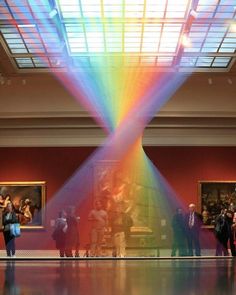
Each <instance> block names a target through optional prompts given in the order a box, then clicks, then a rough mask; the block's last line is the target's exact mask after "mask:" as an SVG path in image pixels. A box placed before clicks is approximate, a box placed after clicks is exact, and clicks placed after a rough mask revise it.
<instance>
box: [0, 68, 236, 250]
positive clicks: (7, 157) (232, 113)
mask: <svg viewBox="0 0 236 295" xmlns="http://www.w3.org/2000/svg"><path fill="white" fill-rule="evenodd" d="M65 86H66V85H65ZM235 93H236V78H235V76H234V75H230V74H227V75H226V74H224V73H201V74H195V75H193V76H192V77H189V78H187V79H186V82H185V83H184V84H183V86H182V87H180V89H179V90H178V91H177V92H176V93H175V94H174V95H173V97H172V98H171V99H170V100H169V101H168V103H167V104H166V105H164V106H163V107H162V109H161V111H160V112H159V113H158V114H157V115H156V116H155V117H154V118H153V119H152V120H151V121H150V123H149V125H148V126H147V127H146V129H145V131H144V134H143V145H144V146H145V151H146V153H147V155H148V157H149V158H150V160H151V161H152V162H153V163H154V165H155V166H156V167H157V168H158V169H159V171H160V172H161V173H162V174H163V176H164V177H165V178H166V179H167V181H168V183H169V184H170V185H171V186H172V187H173V189H174V191H175V192H176V193H177V194H178V195H179V198H180V199H181V200H182V201H183V205H187V204H188V203H190V202H194V203H196V204H199V202H198V181H200V180H210V181H211V180H226V181H227V180H232V181H234V180H236V170H235V166H236V160H235V159H236V99H235ZM106 137H107V134H106V133H105V131H104V130H103V129H102V128H101V127H100V126H99V125H98V124H97V123H96V119H93V118H92V117H91V116H90V115H89V114H88V113H87V112H86V111H85V109H84V107H83V106H82V105H80V103H78V101H77V100H76V98H74V97H73V96H72V95H71V93H69V91H67V90H66V87H64V86H62V85H61V84H60V83H59V81H57V80H56V79H55V78H53V77H52V76H50V75H49V74H35V75H29V74H25V75H21V76H12V77H9V81H8V82H7V83H5V84H4V85H0V162H1V166H0V181H1V182H6V181H13V182H14V181H16V182H21V181H26V182H27V181H46V200H47V201H48V200H50V198H52V197H53V196H54V194H55V193H56V192H57V191H58V190H59V189H60V188H61V187H62V186H63V184H64V183H65V182H66V180H68V179H69V178H70V176H71V175H72V174H73V173H74V172H75V171H76V169H78V168H79V167H80V166H81V165H82V163H83V162H84V161H86V159H87V158H88V157H89V156H90V155H91V154H92V153H93V152H94V151H95V150H96V148H97V147H98V146H100V145H102V143H103V142H104V140H105V139H106ZM161 231H162V233H163V234H164V233H165V232H167V238H166V239H165V240H166V245H165V246H168V245H167V244H168V243H169V241H170V239H169V238H170V235H171V232H170V230H169V228H168V229H167V228H165V226H163V228H162V229H161ZM41 234H44V231H34V230H33V231H29V230H26V231H25V232H24V235H28V236H31V237H32V239H33V238H38V237H39V235H41ZM0 243H1V246H2V247H3V240H2V237H1V239H0ZM17 243H18V244H19V247H20V243H21V241H20V239H19V240H18V241H17ZM164 244H165V243H164ZM48 246H49V247H53V241H51V244H50V245H48Z"/></svg>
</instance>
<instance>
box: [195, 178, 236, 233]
mask: <svg viewBox="0 0 236 295" xmlns="http://www.w3.org/2000/svg"><path fill="white" fill-rule="evenodd" d="M230 204H233V205H234V206H235V205H236V180H235V181H231V180H230V181H222V180H220V181H219V180H211V181H199V182H198V207H199V208H198V209H199V211H200V212H201V214H202V216H203V226H204V227H206V228H213V227H214V225H215V218H216V216H217V215H219V214H220V211H221V209H223V208H229V207H230Z"/></svg>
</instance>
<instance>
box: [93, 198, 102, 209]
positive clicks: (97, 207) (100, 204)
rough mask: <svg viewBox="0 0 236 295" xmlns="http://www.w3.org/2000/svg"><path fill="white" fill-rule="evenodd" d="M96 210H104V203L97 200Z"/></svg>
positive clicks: (95, 203)
mask: <svg viewBox="0 0 236 295" xmlns="http://www.w3.org/2000/svg"><path fill="white" fill-rule="evenodd" d="M94 208H95V209H96V210H101V209H102V203H101V201H99V200H96V201H95V202H94Z"/></svg>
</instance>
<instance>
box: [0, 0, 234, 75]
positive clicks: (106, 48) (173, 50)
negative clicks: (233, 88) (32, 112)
mask: <svg viewBox="0 0 236 295" xmlns="http://www.w3.org/2000/svg"><path fill="white" fill-rule="evenodd" d="M16 1H18V0H16ZM60 1H61V2H63V0H55V7H56V8H57V10H58V15H57V16H56V17H57V18H58V19H60V21H61V24H62V27H63V33H62V36H63V39H65V43H66V46H67V51H68V53H69V54H70V55H72V59H73V52H71V51H70V48H71V47H70V44H69V42H68V40H67V38H65V37H67V34H66V31H65V25H66V24H71V25H73V23H74V24H77V23H80V24H81V25H82V28H83V34H84V45H85V46H84V48H85V52H81V53H77V54H75V56H81V57H83V56H87V57H89V55H94V56H97V54H100V55H101V57H102V56H107V55H111V56H113V55H116V54H117V55H120V56H121V57H122V58H123V60H124V58H125V56H126V55H127V56H130V55H134V57H135V58H136V54H137V53H138V54H139V61H138V63H137V65H136V66H144V63H143V61H144V60H146V61H147V66H148V67H149V66H150V64H151V60H152V57H153V54H156V57H155V61H153V65H152V66H153V67H158V60H161V55H160V53H164V54H166V56H168V54H169V55H170V56H171V57H173V59H176V56H177V54H178V52H179V49H180V47H181V45H180V42H181V35H182V34H183V33H184V26H185V24H186V23H187V21H188V18H189V9H190V4H191V1H190V0H189V1H185V0H183V1H182V2H183V3H184V2H186V3H187V6H186V9H185V14H184V17H175V18H168V17H167V7H168V5H169V3H171V2H172V3H174V1H173V0H169V1H170V2H169V3H168V1H165V0H163V1H162V2H164V3H165V10H164V15H163V18H162V19H157V18H156V19H149V18H147V17H146V15H147V13H146V12H147V11H146V7H147V5H148V3H151V2H150V0H136V1H134V0H132V1H131V0H125V1H123V0H122V4H124V5H122V7H121V10H122V12H120V13H119V14H120V16H121V17H120V18H116V19H113V21H114V23H115V24H119V25H120V26H121V27H122V31H121V38H122V39H121V45H120V47H119V46H118V43H119V42H118V41H117V42H116V44H115V42H114V46H113V47H112V46H111V45H109V44H111V43H112V42H111V40H112V39H110V41H109V42H108V37H107V36H108V33H107V27H108V24H109V21H111V18H108V17H106V15H107V11H108V9H107V8H106V6H104V4H107V3H108V2H107V0H103V1H96V3H97V7H96V10H95V14H96V13H97V16H98V11H100V12H99V13H100V17H101V19H100V22H99V21H98V19H94V18H91V19H89V20H88V19H87V18H86V14H85V15H84V9H83V3H85V2H86V5H87V6H84V7H90V8H91V9H90V8H89V9H90V12H91V13H93V11H92V5H90V4H91V3H92V2H93V1H94V0H78V6H77V11H78V12H79V11H80V16H81V18H80V19H77V20H76V22H75V20H74V18H71V17H70V18H64V17H63V15H62V12H61V10H60V9H58V8H60V7H58V3H60ZM232 1H235V0H232ZM118 2H119V3H121V0H114V3H115V4H117V3H118ZM131 2H132V3H133V4H132V5H133V6H135V5H139V6H140V7H143V10H142V9H141V8H140V9H138V8H137V7H138V6H135V7H136V8H135V9H134V10H135V11H138V12H141V11H142V17H141V14H140V18H138V17H137V18H136V19H135V17H134V18H133V19H131V18H127V19H126V18H125V5H126V3H131ZM175 2H176V1H175ZM203 2H204V1H202V0H200V3H203ZM214 2H215V3H216V1H214ZM226 2H227V1H222V0H221V1H220V0H219V1H218V3H217V5H216V6H215V8H214V11H213V13H214V15H213V18H212V19H206V18H197V19H196V20H195V21H194V24H195V25H196V24H198V25H199V26H201V25H202V24H206V23H207V24H209V25H208V31H207V34H206V36H205V37H204V41H203V42H202V44H201V48H200V52H199V53H198V55H199V57H200V59H201V56H202V53H203V52H202V50H203V48H206V52H204V53H203V54H205V56H206V58H207V56H209V55H211V56H213V57H214V58H213V60H212V63H211V67H210V68H209V70H211V69H213V66H214V64H218V65H220V64H221V62H215V60H217V59H216V58H219V59H218V60H219V61H220V60H222V61H223V58H224V57H225V56H226V57H227V56H228V58H231V60H230V61H229V63H228V67H227V68H226V69H225V68H224V67H222V68H220V69H221V70H222V69H225V70H227V69H229V68H230V65H231V64H232V60H234V59H235V58H234V57H235V50H234V52H227V50H228V51H232V49H230V48H234V47H233V46H234V41H235V40H233V38H232V42H230V41H231V40H230V37H229V38H228V37H227V33H228V32H229V24H228V30H227V33H225V35H224V38H222V40H221V42H220V43H219V44H218V47H217V50H216V52H213V51H208V48H211V47H210V45H212V48H211V50H213V49H214V46H216V44H217V42H218V41H215V42H212V44H211V43H210V41H211V39H210V37H207V36H208V33H209V30H210V28H211V26H212V25H213V24H217V23H218V24H219V26H220V25H222V24H223V23H224V22H226V21H227V22H229V23H230V22H235V21H234V20H235V19H236V10H234V11H232V6H233V5H226V4H224V3H226ZM21 3H23V4H24V3H27V5H28V10H27V9H26V10H27V11H26V12H27V13H28V11H30V13H31V14H32V18H33V19H31V21H32V23H34V24H35V26H36V28H37V33H38V36H39V40H40V42H39V43H37V45H35V46H36V47H37V46H39V45H38V44H40V45H41V46H42V47H43V48H44V51H45V52H41V53H40V54H39V56H42V57H43V56H45V58H48V61H49V65H50V67H53V65H52V64H51V62H50V59H51V58H53V56H54V55H56V54H57V53H58V54H60V52H48V48H47V47H46V46H45V41H44V39H43V38H42V36H41V32H40V31H39V27H38V22H37V21H38V19H37V18H36V16H35V13H34V11H32V10H31V7H30V5H29V2H28V0H23V1H21ZM65 3H66V2H65ZM89 3H90V4H89ZM153 3H154V2H153ZM155 3H160V1H159V0H157V1H156V2H155ZM205 3H206V1H205ZM212 3H213V2H212ZM228 3H229V2H228ZM5 4H6V5H5ZM132 5H131V4H130V7H131V6H132ZM213 6H214V5H213ZM4 7H5V8H4V9H5V10H4V11H5V12H6V13H7V11H9V13H11V9H9V5H8V4H7V3H5V2H4ZM48 7H49V6H48ZM224 8H227V11H231V16H232V18H230V19H227V20H226V19H223V18H221V17H218V16H217V17H216V14H217V13H224V11H223V9H224ZM121 10H119V9H118V4H117V5H116V9H114V11H116V12H117V11H121ZM180 10H181V9H180ZM68 11H72V10H70V9H68ZM88 15H89V14H88ZM88 15H87V16H88ZM226 16H227V15H226ZM19 19H20V20H19V23H21V22H24V20H23V19H21V18H19ZM49 21H50V20H49ZM131 21H132V23H133V24H138V23H139V24H140V25H141V33H140V34H141V36H140V40H139V41H140V42H136V41H135V38H133V39H132V38H131V37H130V39H129V38H126V36H125V32H126V26H127V25H126V24H127V23H128V24H131ZM88 22H89V24H90V25H91V26H92V25H94V27H96V24H98V26H100V28H101V30H100V32H101V34H100V36H101V38H100V39H101V40H103V41H102V42H100V43H99V42H98V43H95V45H94V47H93V45H91V42H92V41H91V42H90V41H89V43H88V40H89V32H88V30H87V24H88ZM1 23H2V24H3V23H4V24H9V19H3V20H0V24H1ZM158 23H159V24H161V26H162V29H161V33H160V39H159V42H158V49H157V51H151V50H150V52H149V51H148V48H147V51H146V52H145V50H143V48H144V44H145V39H144V38H145V37H144V36H145V24H146V25H150V24H158ZM175 23H176V24H181V26H182V28H181V32H180V34H179V36H178V42H177V43H176V46H174V42H173V43H172V45H173V46H171V43H163V42H162V41H163V40H164V39H163V36H164V35H165V34H164V32H163V29H164V27H165V26H166V25H168V24H172V25H174V24H175ZM95 31H96V30H95V29H94V32H95ZM20 35H21V36H22V34H20ZM90 35H91V34H90ZM91 36H93V34H92V35H91ZM207 38H208V39H207ZM98 39H99V38H98ZM162 39H163V40H162ZM114 40H115V38H114ZM117 40H118V39H117ZM126 40H127V41H129V42H128V43H126V42H125V41H126ZM146 40H148V38H147V39H146ZM22 41H23V44H24V46H26V50H27V53H26V52H25V53H19V54H18V53H17V51H15V52H12V51H10V48H9V46H8V51H9V56H10V57H11V58H17V57H21V58H22V57H27V56H28V57H30V58H31V55H32V54H33V53H34V52H29V50H30V48H29V46H27V42H25V41H26V40H25V39H23V38H22ZM134 41H135V42H134ZM212 41H213V38H212ZM224 41H228V42H224ZM58 42H61V36H59V40H58ZM49 43H50V42H49ZM146 43H148V42H146ZM51 44H53V42H51ZM99 44H100V45H99ZM162 44H163V45H162ZM214 44H215V45H214ZM227 44H228V47H227ZM169 45H170V46H169ZM96 46H97V47H98V48H96V50H97V51H98V52H94V50H93V48H95V47H96ZM99 46H100V47H99ZM135 46H136V47H135ZM146 46H148V45H146ZM154 47H155V46H153V48H154ZM99 48H100V49H99ZM126 48H130V51H129V50H127V52H126V51H125V49H126ZM132 48H133V51H132ZM165 48H166V51H165V50H164V49H165ZM215 48H216V47H215ZM221 48H222V52H220V51H219V50H220V49H221ZM223 48H225V51H226V52H223V50H224V49H223ZM98 49H99V50H98ZM160 50H163V52H160ZM120 51H122V52H120ZM168 51H169V52H168ZM35 55H37V54H35ZM181 56H182V58H185V57H186V58H188V57H189V54H187V55H186V52H184V53H183V54H182V55H181ZM192 58H193V59H194V58H195V54H193V53H192ZM220 58H222V59H220ZM88 60H89V61H90V58H88ZM153 60H154V59H153ZM42 64H43V63H42ZM55 64H56V63H55ZM223 64H224V63H223V62H222V65H223ZM90 65H91V66H92V64H90ZM123 65H124V62H123ZM195 65H197V62H196V63H195ZM133 66H135V64H133ZM173 66H177V67H176V68H178V70H179V69H180V68H181V62H180V63H179V64H178V65H176V64H175V61H174V60H173V62H172V64H171V65H170V67H173ZM190 67H191V65H190ZM204 70H205V68H204Z"/></svg>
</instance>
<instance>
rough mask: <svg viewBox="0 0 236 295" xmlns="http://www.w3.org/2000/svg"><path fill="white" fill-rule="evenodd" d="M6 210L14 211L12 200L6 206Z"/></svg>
mask: <svg viewBox="0 0 236 295" xmlns="http://www.w3.org/2000/svg"><path fill="white" fill-rule="evenodd" d="M6 211H7V212H12V211H13V205H12V203H11V202H9V203H8V204H7V206H6Z"/></svg>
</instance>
